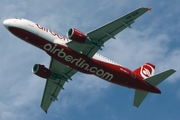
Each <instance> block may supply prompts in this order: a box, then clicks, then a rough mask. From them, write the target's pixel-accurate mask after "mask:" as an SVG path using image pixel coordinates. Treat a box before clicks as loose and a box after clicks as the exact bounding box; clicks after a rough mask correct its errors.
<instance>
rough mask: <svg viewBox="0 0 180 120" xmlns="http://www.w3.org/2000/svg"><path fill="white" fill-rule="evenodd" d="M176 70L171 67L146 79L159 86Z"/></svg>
mask: <svg viewBox="0 0 180 120" xmlns="http://www.w3.org/2000/svg"><path fill="white" fill-rule="evenodd" d="M175 72H176V71H175V70H173V69H170V70H167V71H164V72H162V73H159V74H156V75H154V76H152V77H149V78H147V79H145V81H146V82H148V83H149V84H151V85H153V86H157V85H158V84H159V83H161V82H162V81H164V80H165V79H166V78H168V77H169V76H170V75H172V74H173V73H175Z"/></svg>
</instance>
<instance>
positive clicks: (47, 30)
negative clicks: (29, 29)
mask: <svg viewBox="0 0 180 120" xmlns="http://www.w3.org/2000/svg"><path fill="white" fill-rule="evenodd" d="M36 26H37V27H38V28H39V29H41V30H43V31H45V32H47V33H50V34H51V35H53V36H55V37H58V38H59V39H62V40H64V41H68V39H66V38H65V37H63V36H61V35H59V34H57V33H55V32H53V31H52V30H49V29H47V28H45V27H42V26H40V25H39V24H36Z"/></svg>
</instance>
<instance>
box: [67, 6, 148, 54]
mask: <svg viewBox="0 0 180 120" xmlns="http://www.w3.org/2000/svg"><path fill="white" fill-rule="evenodd" d="M148 10H151V9H150V8H139V9H137V10H135V11H133V12H131V13H129V14H127V15H125V16H123V17H121V18H118V19H116V20H114V21H112V22H110V23H108V24H106V25H104V26H102V27H99V28H97V29H95V30H93V31H91V32H89V33H87V36H88V37H89V39H90V40H92V44H89V43H84V44H80V43H77V42H74V41H71V42H69V43H68V44H67V45H68V47H70V48H71V49H72V50H74V51H76V52H78V53H80V52H81V53H83V54H84V55H86V56H87V57H89V58H92V57H93V56H94V54H95V53H96V52H97V51H98V50H99V49H101V47H102V46H103V45H104V43H105V42H106V41H108V40H109V39H111V38H113V39H115V35H117V34H118V33H119V32H121V31H122V30H124V29H125V28H127V27H129V28H131V24H133V23H134V21H135V20H136V19H137V18H138V17H140V16H141V15H143V14H144V13H145V12H147V11H148Z"/></svg>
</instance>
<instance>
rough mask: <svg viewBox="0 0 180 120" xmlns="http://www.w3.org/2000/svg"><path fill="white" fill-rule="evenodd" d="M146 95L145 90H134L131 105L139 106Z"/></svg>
mask: <svg viewBox="0 0 180 120" xmlns="http://www.w3.org/2000/svg"><path fill="white" fill-rule="evenodd" d="M147 95H148V92H146V91H142V90H135V94H134V103H133V105H134V106H135V107H139V106H140V104H141V103H142V102H143V100H144V99H145V98H146V96H147Z"/></svg>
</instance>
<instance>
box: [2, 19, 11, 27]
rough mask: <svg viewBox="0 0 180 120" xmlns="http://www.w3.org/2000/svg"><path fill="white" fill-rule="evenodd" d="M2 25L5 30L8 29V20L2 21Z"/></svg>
mask: <svg viewBox="0 0 180 120" xmlns="http://www.w3.org/2000/svg"><path fill="white" fill-rule="evenodd" d="M3 24H4V26H5V27H6V28H8V27H9V25H10V21H9V19H7V20H4V21H3Z"/></svg>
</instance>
